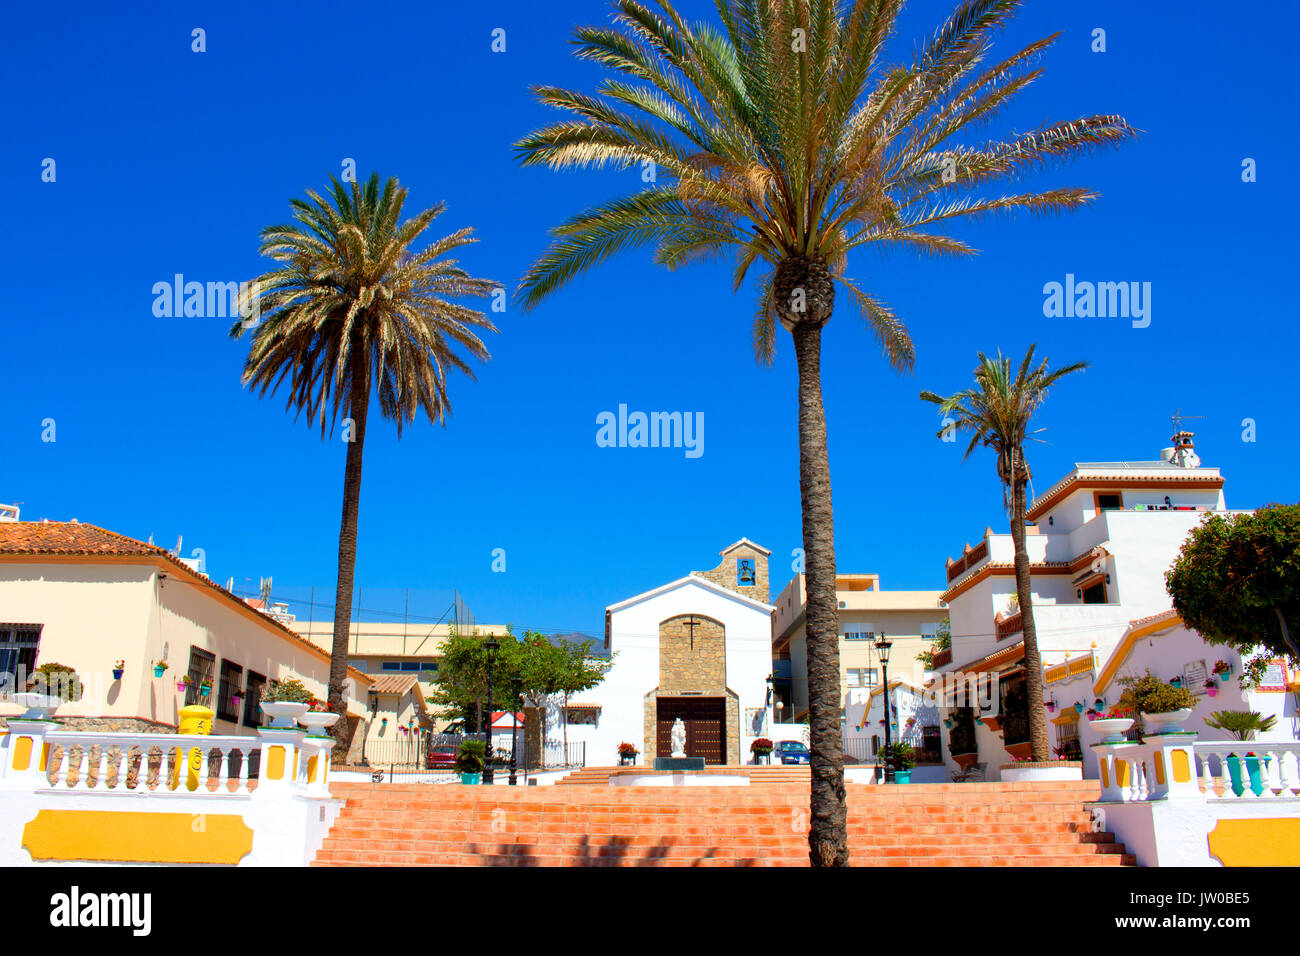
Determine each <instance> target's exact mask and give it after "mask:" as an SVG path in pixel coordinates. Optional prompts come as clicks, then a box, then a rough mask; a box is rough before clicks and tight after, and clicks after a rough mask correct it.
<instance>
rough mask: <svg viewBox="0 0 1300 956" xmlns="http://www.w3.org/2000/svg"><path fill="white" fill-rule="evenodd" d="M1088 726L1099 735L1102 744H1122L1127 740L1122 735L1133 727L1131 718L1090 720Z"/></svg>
mask: <svg viewBox="0 0 1300 956" xmlns="http://www.w3.org/2000/svg"><path fill="white" fill-rule="evenodd" d="M1088 726H1089V727H1091V728H1092V729H1093V730H1095V731H1097V733H1099V734H1101V742H1102V743H1104V744H1122V743H1124V742H1125V740H1126V739H1127V738H1126V737H1125V736H1124V735H1125V734H1126V733H1127V732H1128V729H1129V728H1130V727H1132V726H1133V718H1132V717H1112V718H1110V719H1109V720H1090V721H1088Z"/></svg>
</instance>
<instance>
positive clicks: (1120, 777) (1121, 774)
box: [1115, 760, 1129, 787]
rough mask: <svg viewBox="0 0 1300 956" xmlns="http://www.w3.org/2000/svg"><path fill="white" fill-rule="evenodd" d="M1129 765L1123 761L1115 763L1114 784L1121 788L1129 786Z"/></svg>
mask: <svg viewBox="0 0 1300 956" xmlns="http://www.w3.org/2000/svg"><path fill="white" fill-rule="evenodd" d="M1128 775H1129V765H1128V762H1127V761H1125V760H1116V761H1115V783H1116V784H1117V785H1118V786H1121V787H1127V786H1128V785H1129V776H1128Z"/></svg>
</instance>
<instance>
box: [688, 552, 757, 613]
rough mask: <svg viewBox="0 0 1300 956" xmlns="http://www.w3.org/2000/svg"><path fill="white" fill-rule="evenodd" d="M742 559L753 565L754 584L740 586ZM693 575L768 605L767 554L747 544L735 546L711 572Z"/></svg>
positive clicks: (696, 572) (700, 572) (699, 572)
mask: <svg viewBox="0 0 1300 956" xmlns="http://www.w3.org/2000/svg"><path fill="white" fill-rule="evenodd" d="M744 559H748V560H750V561H753V563H754V583H753V584H752V585H742V584H740V583H739V578H738V570H739V566H738V562H739V561H741V560H744ZM694 573H695V574H697V575H699V576H700V577H702V578H705V579H707V580H709V581H712V582H713V583H714V584H720V585H722V587H724V588H726V589H727V590H729V591H735V592H736V593H737V594H743V595H745V597H747V598H752V599H753V600H755V601H762V602H763V603H764V604H767V603H768V595H769V593H770V592H769V590H768V577H767V553H766V552H765V551H763V550H761V549H759V548H755V547H753V546H751V545H748V544H741V545H737V546H736V547H735V548H732V549H731V550H730V551H728V552H726V553H725V554H724V555H723V556H722V563H721V564H719V565H718V566H717V567H716V568H714V569H713V570H712V571H695V572H694Z"/></svg>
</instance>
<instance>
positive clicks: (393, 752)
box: [363, 734, 587, 783]
mask: <svg viewBox="0 0 1300 956" xmlns="http://www.w3.org/2000/svg"><path fill="white" fill-rule="evenodd" d="M485 739H486V738H485V736H484V735H483V734H466V735H463V736H462V735H458V734H411V735H409V736H406V737H401V738H398V739H395V740H368V741H366V745H365V750H364V761H365V762H364V764H363V766H365V767H368V768H369V769H370V770H371V771H372V773H374V774H376V775H382V777H383V779H385V780H389V781H398V782H407V783H425V782H428V783H436V782H439V781H442V780H447V779H449V778H453V777H455V776H456V773H455V768H454V767H450V766H445V765H444V766H435V765H434V762H433V756H434V750H435V748H437V747H443V746H447V747H457V748H459V747H460V745H461V744H463V743H465V742H467V741H471V740H477V741H480V742H481V741H484V740H485ZM519 744H520V747H519V752H518V759H517V761H516V764H515V767H516V769H517V770H519V771H527V772H534V771H538V770H560V769H578V768H581V767H585V766H586V765H587V744H586V741H573V742H570V743H569V744H568V745H565V744H564V743H563V742H559V743H548V744H547V745H546V746H545V747H543V748H542V749H541V750H540V751H539V750H538V749H537V748H536V747H535V746H529V745H527V744H526V742H525V741H524V740H522V739H521V740H520V741H519ZM491 760H492V767H493V771H494V772H495V773H497V774H500V773H503V772H508V770H509V767H510V748H509V747H508V746H507V747H498V748H496V749H495V751H494V752H493V754H492V758H491Z"/></svg>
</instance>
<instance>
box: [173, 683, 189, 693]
mask: <svg viewBox="0 0 1300 956" xmlns="http://www.w3.org/2000/svg"><path fill="white" fill-rule="evenodd" d="M189 686H190V682H189V681H187V680H178V681H177V682H176V689H177V690H178V691H180V692H181V693H182V694H183V693H185V691H187V690H188V689H189Z"/></svg>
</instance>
